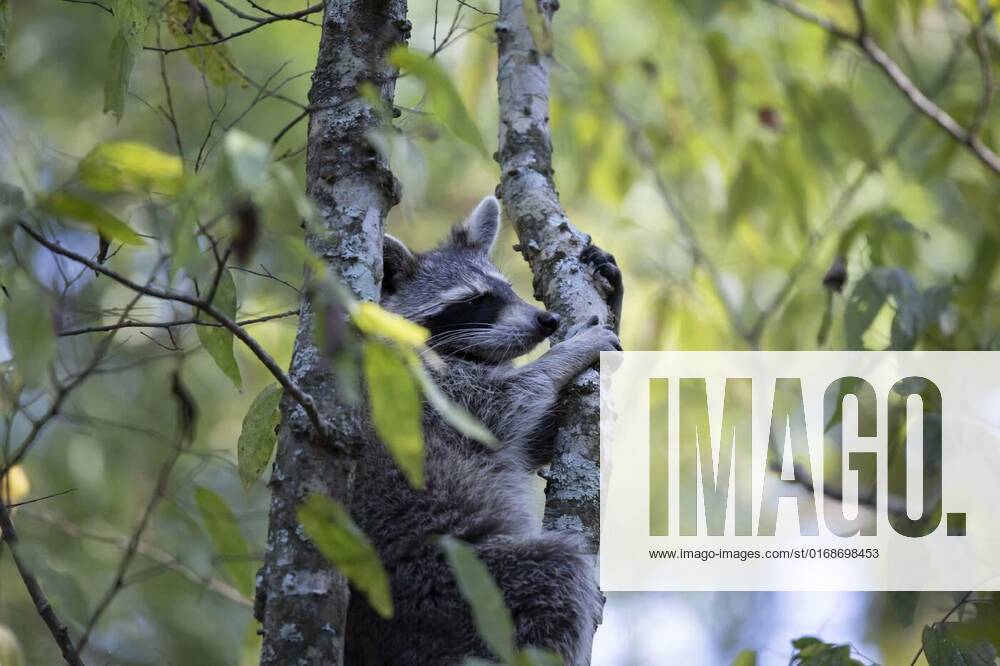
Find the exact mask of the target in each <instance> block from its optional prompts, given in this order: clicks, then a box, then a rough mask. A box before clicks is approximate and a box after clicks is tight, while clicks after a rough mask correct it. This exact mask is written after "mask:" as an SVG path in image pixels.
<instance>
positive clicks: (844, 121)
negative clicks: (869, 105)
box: [820, 86, 878, 165]
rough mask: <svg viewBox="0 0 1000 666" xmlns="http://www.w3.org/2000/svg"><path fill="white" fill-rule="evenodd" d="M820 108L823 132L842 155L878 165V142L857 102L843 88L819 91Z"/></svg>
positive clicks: (831, 87) (829, 88)
mask: <svg viewBox="0 0 1000 666" xmlns="http://www.w3.org/2000/svg"><path fill="white" fill-rule="evenodd" d="M820 104H821V105H822V107H823V114H824V119H825V121H826V122H825V123H824V129H825V130H827V131H828V132H829V133H830V134H831V136H830V139H831V141H832V142H833V143H834V145H836V146H838V149H839V151H841V152H846V153H848V154H850V155H851V156H852V157H854V158H856V159H859V160H861V161H862V162H864V163H865V164H868V165H874V164H877V163H878V151H877V150H876V148H875V139H874V138H873V137H872V133H871V130H869V129H868V125H867V124H866V123H865V121H864V118H863V117H862V116H861V112H860V111H858V107H857V106H855V104H854V100H852V99H851V97H850V96H849V95H848V94H847V93H845V92H844V91H843V90H842V89H841V88H835V87H833V86H828V87H826V88H824V89H823V90H822V91H820Z"/></svg>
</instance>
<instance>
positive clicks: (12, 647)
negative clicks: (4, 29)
mask: <svg viewBox="0 0 1000 666" xmlns="http://www.w3.org/2000/svg"><path fill="white" fill-rule="evenodd" d="M4 2H5V0H0V5H2V4H3V3H4ZM2 20H3V19H2V18H0V21H2ZM0 37H3V34H2V33H0ZM2 46H3V44H2V42H0V47H2ZM0 55H2V50H0ZM0 666H25V664H24V653H23V652H21V644H20V643H18V641H17V636H15V635H14V632H13V631H11V630H10V627H8V626H6V625H3V624H0Z"/></svg>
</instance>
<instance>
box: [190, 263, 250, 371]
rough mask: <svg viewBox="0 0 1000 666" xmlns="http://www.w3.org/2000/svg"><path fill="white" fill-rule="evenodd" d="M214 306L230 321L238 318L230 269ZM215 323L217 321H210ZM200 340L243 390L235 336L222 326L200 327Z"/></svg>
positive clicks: (220, 367)
mask: <svg viewBox="0 0 1000 666" xmlns="http://www.w3.org/2000/svg"><path fill="white" fill-rule="evenodd" d="M212 304H213V305H214V306H215V307H217V308H218V309H219V310H221V311H222V312H223V314H225V315H227V316H228V317H229V318H230V319H235V318H236V283H235V282H234V281H233V276H232V274H231V273H230V272H229V269H225V270H223V271H222V276H221V278H220V279H219V288H218V290H217V291H216V292H215V298H214V299H213V301H212ZM210 321H211V322H212V323H215V320H214V319H212V320H210ZM197 329H198V339H199V340H201V346H202V347H204V348H205V351H207V352H208V355H209V356H211V357H212V360H213V361H215V365H217V366H219V370H222V372H223V373H224V374H225V375H226V377H229V379H230V381H232V382H233V385H235V386H236V388H237V389H242V388H243V378H242V376H241V375H240V366H239V364H237V363H236V356H235V354H234V353H233V334H232V333H231V332H229V331H228V330H226V329H225V328H223V327H221V326H198V327H197Z"/></svg>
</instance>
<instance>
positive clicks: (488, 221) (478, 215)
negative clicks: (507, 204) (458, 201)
mask: <svg viewBox="0 0 1000 666" xmlns="http://www.w3.org/2000/svg"><path fill="white" fill-rule="evenodd" d="M499 231H500V202H498V201H497V200H496V197H486V198H485V199H483V200H482V201H480V202H479V205H478V206H476V209H475V210H474V211H472V214H471V215H469V217H468V218H467V219H466V220H465V221H464V222H462V223H461V224H460V225H458V226H456V227H455V228H454V229H452V232H451V242H452V243H453V244H455V245H458V246H461V247H467V248H469V249H472V250H477V251H479V252H481V253H482V254H489V253H490V250H492V249H493V243H494V242H496V239H497V234H498V233H499Z"/></svg>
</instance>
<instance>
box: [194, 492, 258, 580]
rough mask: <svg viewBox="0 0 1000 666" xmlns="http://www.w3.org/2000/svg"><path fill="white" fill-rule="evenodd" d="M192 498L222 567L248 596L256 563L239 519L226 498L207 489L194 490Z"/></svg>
mask: <svg viewBox="0 0 1000 666" xmlns="http://www.w3.org/2000/svg"><path fill="white" fill-rule="evenodd" d="M195 501H196V502H197V504H198V510H199V511H200V512H201V519H202V522H204V523H205V529H206V530H208V536H209V537H210V538H211V539H212V545H213V546H214V547H215V551H216V554H217V561H219V562H220V563H221V564H222V570H223V571H225V572H226V576H227V577H228V578H229V580H230V582H232V583H233V585H235V586H236V589H238V590H239V591H240V592H241V593H242V594H243V596H245V597H247V598H248V599H252V598H253V590H254V576H255V575H256V569H257V565H256V563H255V562H254V561H253V560H252V559H250V556H251V551H250V546H248V545H247V542H246V539H245V538H244V537H243V533H242V532H241V531H240V524H239V521H237V520H236V516H235V515H233V512H232V510H231V509H230V508H229V505H228V504H226V500H224V499H222V497H221V496H220V495H219V494H218V493H217V492H215V491H214V490H211V489H210V488H204V487H201V488H198V489H197V490H195Z"/></svg>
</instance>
